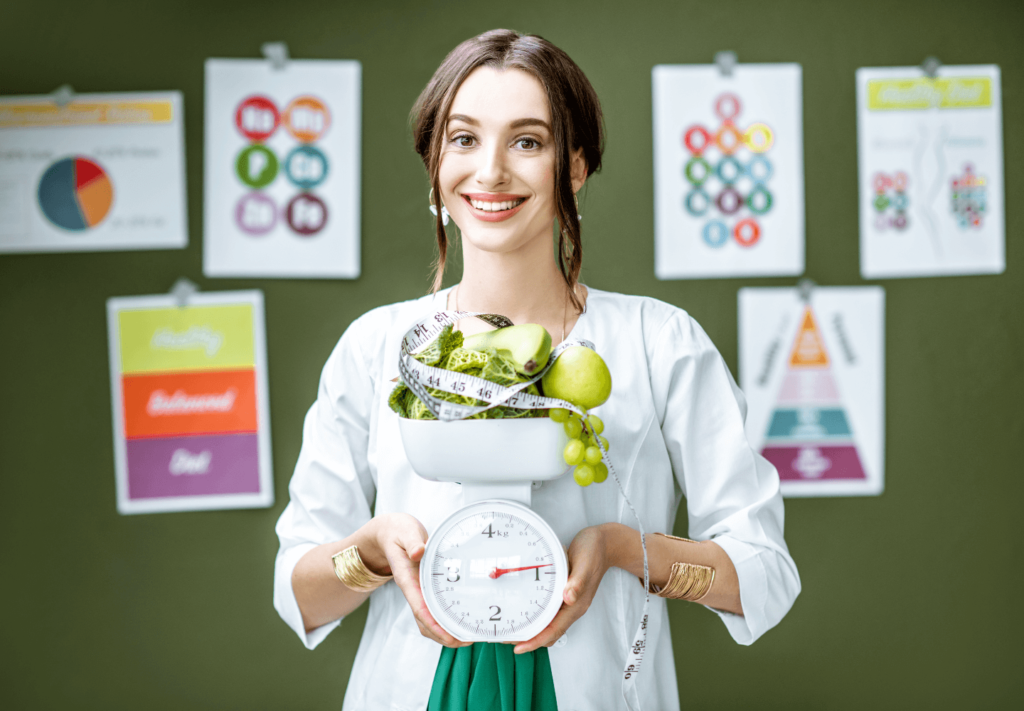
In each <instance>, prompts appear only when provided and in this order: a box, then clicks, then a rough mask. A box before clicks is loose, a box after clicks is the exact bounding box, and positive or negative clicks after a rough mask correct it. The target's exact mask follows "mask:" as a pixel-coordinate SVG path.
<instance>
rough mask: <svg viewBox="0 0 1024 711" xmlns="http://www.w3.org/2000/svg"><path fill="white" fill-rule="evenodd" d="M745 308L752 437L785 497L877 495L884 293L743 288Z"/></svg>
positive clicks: (744, 375)
mask: <svg viewBox="0 0 1024 711" xmlns="http://www.w3.org/2000/svg"><path fill="white" fill-rule="evenodd" d="M739 307H740V364H741V370H740V374H741V383H742V387H743V390H744V393H745V394H746V395H747V403H748V407H749V410H748V416H747V435H748V438H749V439H750V442H751V445H752V446H753V447H754V448H755V449H756V450H757V451H759V452H760V453H761V455H762V456H763V457H764V458H765V459H767V460H768V461H769V462H771V464H772V465H773V466H774V467H775V469H776V470H777V471H778V474H779V479H780V481H781V484H782V492H783V494H784V495H786V496H839V495H863V494H878V493H881V491H882V488H883V482H884V476H883V473H884V458H883V452H884V448H883V436H884V402H883V395H884V389H883V387H884V385H883V377H884V372H883V368H884V366H883V360H882V359H883V343H882V338H883V309H884V293H883V292H882V290H881V289H880V288H878V287H849V288H844V287H819V288H815V289H813V290H812V291H811V292H809V293H808V294H806V298H801V296H800V295H799V293H798V292H797V290H796V289H757V288H754V289H742V290H741V291H740V299H739Z"/></svg>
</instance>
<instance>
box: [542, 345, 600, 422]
mask: <svg viewBox="0 0 1024 711" xmlns="http://www.w3.org/2000/svg"><path fill="white" fill-rule="evenodd" d="M541 386H542V387H543V388H544V394H545V395H546V396H548V397H554V398H558V399H559V400H568V401H569V402H571V403H572V404H573V405H576V406H577V407H582V408H583V409H584V410H590V409H591V408H594V407H597V406H598V405H600V404H602V403H603V402H604V401H605V400H607V399H608V397H609V396H610V395H611V394H612V374H611V372H610V371H609V370H608V366H607V365H606V364H605V362H604V358H602V357H601V356H599V355H598V354H597V353H596V352H595V351H593V350H591V349H590V348H585V347H584V346H572V347H570V348H566V349H565V350H564V351H563V352H562V354H561V355H560V356H558V360H556V361H555V362H554V364H553V365H552V366H551V368H550V369H549V370H548V372H546V373H544V378H543V379H542V380H541Z"/></svg>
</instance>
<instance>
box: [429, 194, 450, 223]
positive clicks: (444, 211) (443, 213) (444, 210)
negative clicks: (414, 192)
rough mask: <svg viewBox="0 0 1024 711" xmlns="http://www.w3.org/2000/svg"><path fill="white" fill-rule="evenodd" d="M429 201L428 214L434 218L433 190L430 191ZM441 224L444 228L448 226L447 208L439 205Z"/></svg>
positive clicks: (435, 215) (435, 213) (435, 208)
mask: <svg viewBox="0 0 1024 711" xmlns="http://www.w3.org/2000/svg"><path fill="white" fill-rule="evenodd" d="M429 200H430V214H431V215H433V216H434V217H437V207H435V206H434V189H433V188H431V189H430V195H429ZM441 224H442V225H444V226H445V227H447V226H448V208H447V207H445V206H444V205H441Z"/></svg>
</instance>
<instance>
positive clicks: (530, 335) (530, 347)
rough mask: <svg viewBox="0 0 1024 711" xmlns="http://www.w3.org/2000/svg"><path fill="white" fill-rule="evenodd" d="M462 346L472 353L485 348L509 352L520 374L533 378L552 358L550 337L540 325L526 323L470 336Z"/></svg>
mask: <svg viewBox="0 0 1024 711" xmlns="http://www.w3.org/2000/svg"><path fill="white" fill-rule="evenodd" d="M462 347H463V348H468V349H469V350H472V351H482V350H484V349H486V348H493V349H495V350H498V351H506V352H507V353H508V354H509V356H510V357H511V358H512V362H513V363H514V364H515V367H516V372H517V373H520V374H521V375H526V376H533V375H535V374H536V373H538V372H540V371H541V370H542V369H543V368H544V366H545V365H547V364H548V357H549V356H550V355H551V334H549V333H548V331H547V329H546V328H544V327H543V326H541V325H539V324H536V323H524V324H521V325H519V326H508V327H506V328H499V329H497V330H496V331H485V332H484V333H477V334H474V335H472V336H468V337H467V338H466V340H465V342H463V344H462Z"/></svg>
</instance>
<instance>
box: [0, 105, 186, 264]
mask: <svg viewBox="0 0 1024 711" xmlns="http://www.w3.org/2000/svg"><path fill="white" fill-rule="evenodd" d="M182 111H183V110H182V99H181V94H180V93H179V92H176V91H175V92H162V93H152V94H142V93H121V94H78V95H76V96H74V98H73V99H72V100H71V102H70V103H67V104H65V105H62V106H58V105H57V104H56V103H55V102H54V100H53V98H51V97H49V96H13V97H4V98H2V99H0V253H2V252H90V251H103V250H132V249H168V248H181V247H185V246H186V245H187V244H188V219H187V215H186V200H185V152H184V130H183V120H182Z"/></svg>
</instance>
